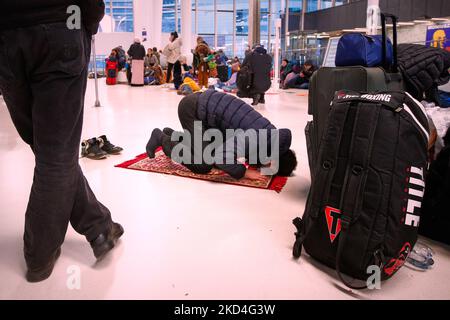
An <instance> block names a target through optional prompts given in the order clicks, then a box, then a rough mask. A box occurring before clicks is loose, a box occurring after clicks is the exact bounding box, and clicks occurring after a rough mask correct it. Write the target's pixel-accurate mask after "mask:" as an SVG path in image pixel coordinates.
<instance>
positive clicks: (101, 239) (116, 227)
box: [91, 223, 124, 260]
mask: <svg viewBox="0 0 450 320" xmlns="http://www.w3.org/2000/svg"><path fill="white" fill-rule="evenodd" d="M123 233H124V230H123V227H122V226H121V225H120V224H118V223H113V226H112V228H111V230H110V231H109V233H102V234H100V235H99V236H98V237H97V239H95V240H93V241H91V247H92V250H94V255H95V257H96V258H97V260H101V259H103V258H104V257H105V256H106V254H107V253H108V252H110V251H111V250H112V249H113V248H114V246H115V245H116V243H117V240H119V238H120V237H121V236H122V235H123Z"/></svg>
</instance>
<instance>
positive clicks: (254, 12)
mask: <svg viewBox="0 0 450 320" xmlns="http://www.w3.org/2000/svg"><path fill="white" fill-rule="evenodd" d="M260 20H261V7H260V3H259V1H258V0H249V1H248V44H249V46H250V47H253V45H255V44H260V42H261V41H260V40H261V38H260V37H261V32H260V30H261V21H260Z"/></svg>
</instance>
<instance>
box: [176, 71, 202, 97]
mask: <svg viewBox="0 0 450 320" xmlns="http://www.w3.org/2000/svg"><path fill="white" fill-rule="evenodd" d="M198 91H200V86H199V85H198V84H197V82H195V80H194V76H193V75H192V74H191V73H186V74H185V75H184V80H183V84H182V85H181V86H180V88H179V89H178V92H177V93H178V94H179V95H184V96H187V95H189V94H191V93H194V92H198Z"/></svg>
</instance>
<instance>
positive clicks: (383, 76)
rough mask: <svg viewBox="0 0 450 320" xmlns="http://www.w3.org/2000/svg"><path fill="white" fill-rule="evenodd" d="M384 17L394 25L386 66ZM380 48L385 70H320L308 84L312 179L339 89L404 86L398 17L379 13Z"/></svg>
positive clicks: (309, 154) (385, 88)
mask: <svg viewBox="0 0 450 320" xmlns="http://www.w3.org/2000/svg"><path fill="white" fill-rule="evenodd" d="M386 18H390V19H391V20H392V23H393V55H394V57H393V65H392V67H388V66H387V63H386V61H387V59H386V41H387V40H386V39H387V36H386ZM381 22H382V33H383V46H382V50H383V51H384V52H383V54H382V59H383V63H384V66H385V67H384V68H381V67H377V68H366V67H362V66H354V67H336V68H330V67H322V68H320V69H319V70H318V71H317V72H315V73H314V74H313V76H312V77H311V80H310V85H309V101H308V113H309V114H310V115H312V116H313V121H310V122H308V123H307V125H306V128H305V134H306V139H307V146H308V159H309V165H310V170H311V179H313V176H314V174H313V164H314V163H315V161H316V160H317V154H318V150H319V145H320V139H321V137H322V134H323V129H324V127H325V124H326V120H327V117H328V113H329V109H330V103H331V101H332V100H333V97H334V94H335V92H336V91H339V90H352V91H357V92H376V91H403V90H404V84H403V79H402V75H401V73H399V71H398V62H397V17H395V16H394V15H390V14H381Z"/></svg>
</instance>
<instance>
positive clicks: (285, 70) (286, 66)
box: [280, 59, 292, 83]
mask: <svg viewBox="0 0 450 320" xmlns="http://www.w3.org/2000/svg"><path fill="white" fill-rule="evenodd" d="M291 72H292V65H291V64H290V63H289V60H288V59H283V61H282V62H281V68H280V80H281V83H284V80H286V77H287V75H288V74H289V73H291Z"/></svg>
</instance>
